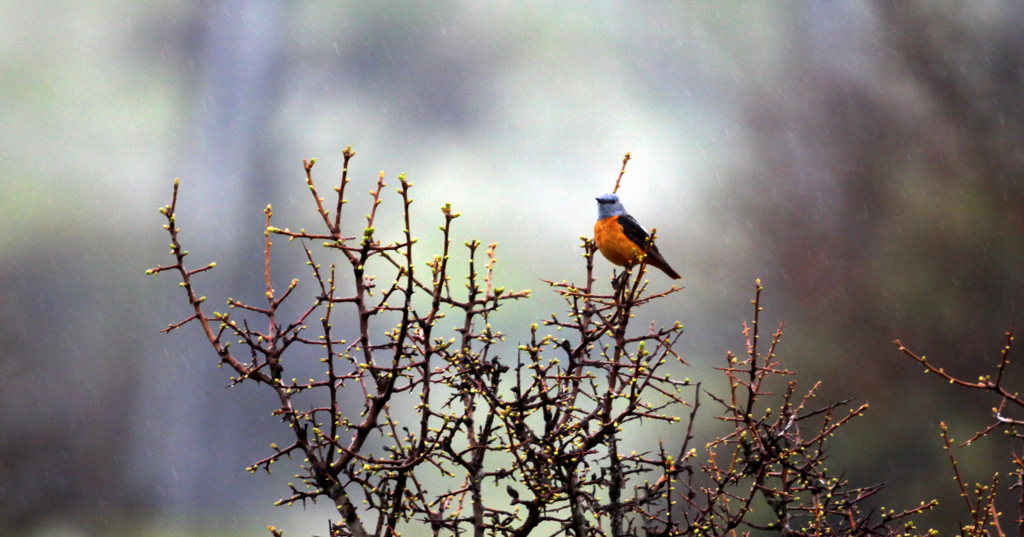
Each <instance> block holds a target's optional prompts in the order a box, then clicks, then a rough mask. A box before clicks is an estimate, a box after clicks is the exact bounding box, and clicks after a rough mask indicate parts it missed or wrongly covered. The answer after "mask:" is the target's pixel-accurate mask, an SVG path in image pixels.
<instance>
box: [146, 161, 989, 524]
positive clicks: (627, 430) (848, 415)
mask: <svg viewBox="0 0 1024 537" xmlns="http://www.w3.org/2000/svg"><path fill="white" fill-rule="evenodd" d="M354 155H355V152H353V151H352V150H351V148H346V149H345V151H344V152H343V156H344V169H343V172H342V175H341V179H340V182H339V184H338V186H337V187H335V188H334V192H335V194H336V196H337V199H336V200H332V202H331V203H326V200H325V199H324V198H323V197H321V196H320V195H319V193H318V192H319V191H318V189H317V186H316V181H315V180H314V174H313V168H314V165H315V163H316V161H315V160H309V161H304V169H305V172H306V173H305V180H306V186H307V188H308V189H309V190H310V192H311V194H312V195H313V199H314V206H315V210H316V212H317V213H318V214H319V217H320V220H322V222H323V227H324V229H323V230H321V231H317V232H308V231H306V230H304V229H301V230H299V231H297V232H293V231H291V230H289V229H287V228H285V229H280V228H277V227H274V226H272V225H271V219H272V217H273V210H272V208H271V207H270V206H268V207H267V208H266V211H265V212H266V227H265V230H264V233H265V236H266V240H265V246H264V267H263V269H264V280H265V281H264V285H265V295H266V299H267V303H266V304H265V305H263V306H255V305H250V304H246V303H243V302H241V301H238V300H234V299H228V302H227V303H228V306H229V312H228V313H220V312H216V311H214V312H212V313H208V309H206V308H205V307H204V306H205V304H204V302H205V300H206V297H203V296H200V295H198V294H197V293H196V291H195V288H194V284H193V277H194V276H196V275H197V274H200V273H203V272H206V271H208V270H211V269H212V268H214V266H215V265H214V264H212V263H211V264H210V265H207V266H205V267H202V268H199V269H195V270H189V269H187V268H186V266H185V257H186V256H187V255H188V252H187V251H185V250H184V248H183V247H182V246H181V243H180V240H179V232H180V229H179V228H177V227H175V226H176V219H177V215H176V209H177V200H178V189H179V182H178V181H175V184H174V193H173V197H172V201H171V204H170V205H167V206H165V207H162V208H161V209H160V212H161V213H162V214H164V215H165V217H166V218H167V225H166V226H165V228H166V229H167V230H168V232H169V234H170V237H171V254H172V256H173V257H174V260H175V263H174V264H173V265H171V266H167V267H162V266H158V267H156V268H154V269H151V270H150V271H148V272H149V273H151V274H156V273H162V272H166V271H174V272H176V273H177V275H178V277H179V279H180V281H181V285H182V287H183V288H184V289H185V293H186V298H187V300H188V303H189V306H190V313H189V316H188V317H187V318H186V319H185V320H183V321H181V322H179V323H177V324H172V325H170V326H169V327H168V329H167V330H174V329H176V328H179V327H181V326H183V325H185V324H188V323H192V322H196V323H198V324H199V325H200V326H201V327H202V330H203V332H204V334H205V336H206V339H207V340H208V341H209V343H210V344H211V346H212V347H213V349H214V351H215V352H216V354H217V356H218V357H219V359H220V362H221V364H224V365H227V366H228V367H230V368H231V369H232V370H233V371H234V374H235V376H234V377H233V378H232V382H233V383H242V382H246V381H254V382H256V383H259V384H263V385H266V386H267V388H268V389H269V390H270V391H272V392H273V393H274V394H275V397H276V400H277V402H278V403H279V405H280V406H279V408H277V410H275V411H274V415H276V416H278V417H279V418H280V419H281V420H282V421H283V423H284V424H285V425H286V427H287V428H288V429H289V430H290V442H289V443H288V445H286V446H284V447H278V446H277V445H274V444H271V446H270V447H271V450H272V452H271V453H270V454H269V455H268V456H266V457H264V458H263V459H261V460H259V461H256V462H255V463H254V464H253V465H252V466H250V467H249V470H250V471H251V472H256V471H257V470H261V469H262V470H265V471H267V472H270V470H271V468H272V467H273V466H274V465H275V464H277V463H279V462H282V461H283V460H285V459H297V460H299V461H301V462H298V463H297V465H298V466H299V473H298V475H297V477H298V479H299V480H300V483H299V484H298V485H290V490H291V493H290V495H289V496H287V497H285V498H283V499H281V500H280V501H279V502H278V504H294V503H296V502H302V503H304V502H305V501H306V500H311V501H316V500H318V499H321V498H324V497H326V498H328V499H329V500H330V501H332V502H333V503H334V505H335V506H336V508H337V510H338V513H339V515H340V521H339V522H337V523H329V531H330V534H331V535H339V536H340V535H353V536H357V537H363V536H369V535H373V536H375V537H378V536H393V535H398V534H400V533H401V532H402V531H403V528H411V527H414V526H419V527H428V528H430V531H431V532H432V534H434V535H442V534H444V535H463V534H468V533H470V532H471V533H472V534H473V535H474V536H483V535H493V536H508V537H525V536H527V535H546V536H547V535H553V536H560V535H566V536H572V537H588V536H605V535H609V536H614V537H621V536H626V535H638V534H639V533H640V532H641V531H643V532H645V533H646V534H647V535H652V536H653V535H659V536H660V535H665V536H668V535H726V534H730V535H735V534H737V532H742V533H743V534H744V535H746V534H749V533H750V532H751V531H754V530H763V531H772V532H779V533H782V534H786V535H797V536H803V535H840V534H841V535H897V534H898V535H906V534H912V533H913V532H912V530H913V524H912V523H911V522H909V521H908V520H907V519H908V517H910V516H912V515H915V514H917V513H920V512H921V511H923V510H925V509H928V508H930V507H931V506H932V505H933V504H932V503H922V504H921V505H919V506H918V507H914V508H911V509H908V510H905V511H900V512H896V511H882V512H879V513H872V512H870V511H869V512H864V511H863V509H862V507H861V506H862V504H863V503H864V502H865V500H867V499H868V498H870V497H872V496H874V495H875V494H877V493H878V491H879V490H880V488H881V487H879V486H871V487H862V488H851V487H849V486H848V484H847V483H846V482H845V481H844V480H842V479H841V478H840V477H838V476H836V475H834V474H831V473H829V472H828V471H826V470H825V469H824V463H825V461H826V458H827V457H826V451H827V440H828V438H829V437H831V436H832V435H833V434H834V433H835V432H836V431H837V430H838V429H839V428H840V427H842V426H843V425H845V424H846V423H848V422H849V420H851V419H853V418H854V417H857V416H860V415H862V414H863V413H864V412H865V410H866V409H867V405H861V406H859V407H856V408H853V409H850V410H847V411H844V410H843V407H846V406H847V404H848V403H849V401H841V402H838V403H834V404H830V405H826V406H824V407H820V408H810V407H809V405H810V402H811V398H812V397H813V396H814V394H815V392H816V390H817V385H815V386H814V387H812V388H811V389H810V390H809V391H808V392H806V393H805V394H804V395H802V396H801V395H798V394H797V391H796V382H795V381H790V382H788V384H786V386H785V390H784V392H783V393H782V394H781V395H779V394H775V393H773V392H772V391H771V389H770V387H769V384H771V383H772V382H773V381H774V380H775V379H782V378H785V377H791V376H792V372H790V371H788V370H785V369H783V368H782V367H781V366H780V364H779V360H778V359H777V357H776V356H775V351H776V348H777V346H778V344H779V341H780V339H781V337H782V327H781V325H780V327H779V329H778V330H777V331H776V332H775V333H774V335H773V337H772V342H771V344H770V346H769V348H768V350H767V351H766V352H764V351H762V348H763V346H762V345H760V344H759V341H758V340H759V337H760V323H761V316H760V313H761V306H760V300H761V290H762V288H761V286H760V284H758V286H757V288H756V293H755V299H754V301H753V305H754V316H753V321H752V323H751V324H750V325H749V326H745V327H744V332H743V333H744V335H745V337H746V352H745V353H744V355H743V358H742V359H739V358H738V357H736V356H734V355H733V354H731V353H729V354H727V356H726V358H727V362H726V364H725V366H724V367H722V368H721V369H720V371H721V372H722V374H723V375H724V376H725V378H726V380H727V381H728V383H729V388H728V393H726V394H725V395H724V396H719V395H716V394H714V393H712V392H711V391H709V390H708V389H706V388H705V386H706V384H704V383H694V382H691V381H690V380H689V379H683V380H677V378H674V377H672V373H674V372H677V371H678V370H680V369H681V368H682V367H684V366H685V365H686V362H685V361H684V359H683V357H682V356H681V355H680V354H679V352H678V351H677V349H676V345H677V343H678V341H679V338H680V337H681V335H682V333H683V326H682V325H681V324H680V323H678V322H676V323H673V324H672V325H670V326H666V327H657V325H656V324H654V323H652V324H650V326H648V327H637V326H635V323H634V317H635V315H636V314H637V312H638V311H639V310H640V309H641V308H643V307H644V306H646V305H648V304H650V303H651V302H653V301H656V300H662V299H664V298H665V297H667V296H669V295H672V294H675V293H678V292H679V291H681V289H679V288H675V287H672V288H669V289H668V290H665V291H660V292H651V291H649V287H650V282H649V281H648V280H646V279H645V276H646V269H647V266H646V262H645V261H644V260H643V259H644V258H643V256H641V262H640V263H639V264H636V265H634V266H631V267H627V269H626V274H625V275H624V277H623V278H622V279H621V280H619V279H617V280H616V281H614V282H613V285H611V286H610V289H609V290H604V289H605V286H604V285H603V282H602V285H598V278H597V277H596V276H595V273H594V255H595V253H596V251H597V248H596V246H595V244H594V242H593V241H592V240H591V239H589V238H586V237H583V238H582V241H583V242H582V249H583V257H584V259H585V273H584V276H583V279H582V283H570V282H568V281H562V282H560V283H556V282H554V281H546V283H547V284H548V285H549V286H550V287H551V288H552V289H553V290H554V291H555V292H556V293H558V294H559V295H560V296H561V297H562V298H563V299H564V300H565V304H566V307H567V312H566V313H565V314H564V315H563V316H559V315H556V314H552V315H551V316H550V318H548V319H546V320H545V321H543V323H541V324H540V325H538V324H534V325H532V326H531V327H530V329H529V333H528V335H527V336H526V337H524V338H523V339H522V341H521V342H520V344H519V345H518V346H517V347H513V348H510V347H508V346H506V345H505V344H504V343H503V342H504V341H505V339H506V335H505V334H504V333H503V332H501V331H499V330H498V329H497V328H496V327H495V326H494V325H493V321H494V315H495V313H496V312H497V311H498V309H499V308H500V306H501V305H502V304H504V303H505V302H507V301H510V300H519V299H523V298H526V297H528V296H529V291H511V290H507V289H505V288H504V287H501V286H498V285H496V283H495V282H494V267H495V263H496V262H497V258H496V256H495V252H496V248H497V244H496V243H491V244H489V245H487V246H486V247H483V245H482V243H481V242H480V241H477V240H475V239H474V240H469V241H466V242H464V246H465V248H466V250H465V252H466V257H467V267H466V271H465V272H464V273H462V274H458V275H459V276H461V277H464V278H465V286H464V287H460V286H452V285H451V280H452V278H453V276H456V275H457V271H455V269H453V268H452V267H453V265H452V263H451V260H452V256H454V255H455V252H454V251H453V248H452V242H453V240H454V239H453V236H454V230H453V222H454V221H455V220H456V219H457V218H458V217H459V214H458V213H456V212H453V210H452V208H451V207H450V205H445V206H444V207H442V209H441V212H442V215H443V218H444V220H443V224H442V225H441V226H440V233H441V239H442V246H441V252H440V253H439V254H437V255H434V256H432V257H430V258H429V259H428V260H427V261H426V262H425V264H424V263H422V262H420V261H418V260H419V259H420V258H419V257H418V256H417V254H418V252H419V250H418V246H417V242H418V241H417V238H416V237H415V236H414V235H413V233H412V216H411V207H412V203H413V198H412V197H411V196H410V192H411V188H412V186H413V184H412V183H411V182H409V181H408V180H407V179H406V177H405V176H404V175H399V176H398V183H399V184H398V188H397V189H396V190H397V193H398V196H399V199H400V202H401V209H402V211H401V217H400V221H401V225H402V229H401V231H400V232H399V233H398V234H397V236H398V238H397V239H395V240H393V241H383V240H381V239H380V238H378V237H379V236H380V234H379V233H378V232H377V226H378V225H380V222H378V219H379V218H380V214H383V213H378V211H377V208H378V206H379V205H381V204H382V203H383V201H384V198H383V192H384V188H385V187H386V186H387V184H386V181H385V175H384V174H383V173H381V174H380V175H379V176H378V177H377V180H376V183H375V185H374V187H373V188H372V189H371V190H370V192H369V194H370V204H371V205H370V208H369V211H368V213H367V214H366V224H365V227H363V228H362V229H361V230H357V231H355V232H353V231H351V230H349V231H348V233H349V235H346V233H345V231H343V229H346V225H347V224H348V225H351V224H349V223H348V222H347V221H346V220H345V219H343V218H342V214H343V211H344V209H345V205H347V203H348V200H347V199H346V198H345V193H346V186H347V185H348V184H349V183H350V182H351V180H352V179H351V178H350V176H349V164H350V161H351V159H352V158H353V156H354ZM628 160H629V154H627V155H626V156H625V158H624V159H623V169H622V172H620V174H619V180H621V178H622V174H623V173H624V172H625V165H626V163H627V162H628ZM618 183H619V181H618V180H617V181H616V189H617V188H618ZM329 207H330V208H331V209H329ZM331 210H333V211H334V212H333V214H331V212H330V211H331ZM274 235H277V236H282V237H286V238H288V240H289V241H294V240H296V239H298V241H299V243H300V246H301V253H299V254H298V255H301V256H303V257H304V258H305V259H306V261H307V265H308V266H309V274H308V276H307V277H308V278H310V280H311V282H310V283H309V284H307V287H302V288H301V289H300V288H299V282H298V280H297V279H292V280H291V283H290V284H289V285H288V287H287V289H286V290H285V291H284V292H283V293H278V292H277V291H276V290H275V287H274V284H273V283H274V281H275V279H274V276H273V271H272V269H273V266H272V262H271V251H272V242H271V238H272V236H274ZM654 240H655V239H654V233H652V239H651V241H652V243H653V241H654ZM314 241H316V242H319V243H320V244H321V245H322V246H323V248H324V252H322V253H321V252H314V251H313V250H312V249H311V248H310V244H311V243H312V242H314ZM648 247H649V245H648ZM321 257H323V258H329V259H332V260H333V261H331V262H330V263H329V264H328V265H327V266H324V265H322V264H321V262H320V258H321ZM423 267H425V269H426V272H424V271H423ZM378 277H381V278H382V280H381V281H384V282H387V283H383V284H382V283H380V281H378V279H377V278H378ZM306 289H308V290H310V291H311V292H312V294H313V300H312V305H310V306H308V307H303V308H301V309H300V310H299V313H298V315H297V316H296V318H294V319H292V320H290V321H282V320H281V319H279V317H280V312H281V311H282V310H281V307H282V304H283V303H284V302H285V301H286V300H289V299H292V297H293V296H296V295H298V294H301V292H303V290H306ZM346 289H347V291H346ZM462 289H464V291H463V290H462ZM297 290H298V291H299V292H295V291H297ZM260 323H264V324H265V326H266V328H264V329H259V328H257V325H259V324H260ZM546 331H547V332H546ZM453 334H454V336H453ZM350 340H351V341H350ZM232 342H236V343H237V344H238V345H239V347H240V348H241V349H242V350H241V351H236V348H237V347H236V348H233V347H232V346H231V343H232ZM298 348H311V349H314V350H315V351H316V354H317V355H318V356H319V361H320V363H321V364H323V368H324V372H323V375H322V376H321V377H320V378H319V379H310V380H309V381H308V382H300V381H298V380H297V379H295V378H292V379H290V380H286V379H287V378H288V377H287V376H286V375H285V372H286V371H287V370H288V368H290V367H294V366H293V365H291V364H293V363H294V361H295V360H302V359H304V358H302V357H301V356H308V352H307V353H301V355H300V353H292V352H291V351H292V350H293V349H298ZM305 359H308V358H305ZM996 384H997V385H998V384H999V383H998V381H997V382H996ZM300 396H301V398H300ZM704 397H707V398H709V399H710V400H711V401H713V403H714V404H715V405H717V407H718V409H719V411H718V412H717V415H716V416H715V417H716V418H717V420H718V421H719V422H721V423H724V424H727V426H728V428H729V430H728V431H727V432H726V433H725V434H723V435H721V436H719V437H717V438H712V439H711V440H710V441H708V442H706V443H705V444H704V445H703V446H701V445H699V444H698V438H699V437H701V436H702V434H703V433H701V432H700V431H701V427H698V426H697V425H696V423H697V421H698V420H699V419H700V414H699V412H698V411H699V410H700V408H701V405H702V403H701V401H702V399H703V398H704ZM300 401H301V402H300ZM773 409H775V410H773ZM683 421H685V426H683V425H682V423H681V422H683ZM659 423H660V424H665V425H668V426H675V427H677V428H678V430H679V433H678V438H677V439H675V440H672V439H670V438H668V439H664V440H661V441H658V442H655V443H652V444H651V446H650V447H649V448H647V451H640V452H637V451H632V450H631V449H630V447H631V446H633V445H635V444H636V443H637V441H638V439H639V438H642V437H643V436H644V435H643V434H639V433H640V431H641V427H642V426H644V425H648V426H650V425H652V424H659ZM648 430H650V429H648ZM672 444H675V445H672ZM627 446H630V447H627ZM627 451H630V452H629V453H627ZM759 501H763V502H764V503H767V505H768V506H770V512H768V513H764V512H759V513H755V512H754V505H755V504H756V503H757V502H759ZM986 505H989V504H986ZM270 531H271V533H272V534H273V535H281V531H280V530H278V529H276V528H273V527H271V528H270Z"/></svg>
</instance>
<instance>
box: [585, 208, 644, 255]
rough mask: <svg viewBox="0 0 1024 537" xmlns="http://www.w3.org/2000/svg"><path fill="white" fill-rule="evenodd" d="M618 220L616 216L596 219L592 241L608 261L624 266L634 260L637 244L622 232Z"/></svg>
mask: <svg viewBox="0 0 1024 537" xmlns="http://www.w3.org/2000/svg"><path fill="white" fill-rule="evenodd" d="M618 220H619V217H618V216H612V217H611V218H605V219H604V220H598V221H597V223H596V224H594V241H596V242H597V249H598V250H601V254H602V255H604V257H605V258H606V259H608V261H611V262H612V263H614V264H616V265H619V266H620V267H624V266H626V265H627V264H628V263H631V262H633V261H635V260H636V253H637V246H636V245H635V244H633V241H631V240H629V239H627V238H626V236H625V235H624V234H623V233H622V226H621V225H619V222H618Z"/></svg>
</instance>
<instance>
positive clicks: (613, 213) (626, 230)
mask: <svg viewBox="0 0 1024 537" xmlns="http://www.w3.org/2000/svg"><path fill="white" fill-rule="evenodd" d="M648 240H650V235H649V234H648V233H647V230H645V229H644V228H643V226H641V225H640V223H639V222H637V221H636V219H635V218H633V217H632V216H630V215H629V213H627V212H626V208H625V207H623V206H622V202H621V201H619V197H618V196H617V195H615V194H604V195H603V196H600V197H598V198H597V222H596V223H595V224H594V242H596V243H597V249H598V250H600V251H601V254H602V255H604V257H605V259H607V260H608V261H611V262H612V263H613V264H616V265H619V266H620V267H625V266H628V265H630V264H632V263H636V262H638V261H639V260H640V256H641V255H643V253H644V250H645V249H646V250H647V264H648V265H650V266H652V267H657V268H659V269H661V271H662V272H664V273H665V274H667V275H668V277H669V278H672V279H673V280H678V279H679V277H680V276H679V273H677V272H676V271H674V270H672V267H670V266H669V265H668V262H667V261H665V258H664V257H662V255H661V252H659V251H658V247H657V246H655V245H654V244H651V245H650V246H648Z"/></svg>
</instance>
